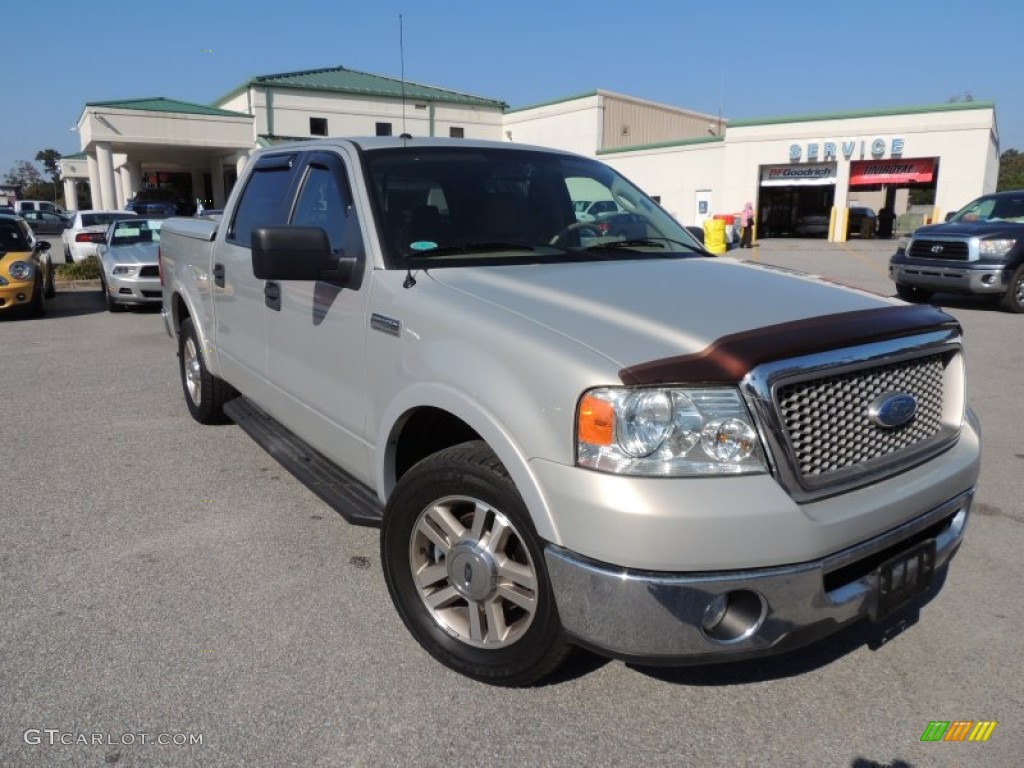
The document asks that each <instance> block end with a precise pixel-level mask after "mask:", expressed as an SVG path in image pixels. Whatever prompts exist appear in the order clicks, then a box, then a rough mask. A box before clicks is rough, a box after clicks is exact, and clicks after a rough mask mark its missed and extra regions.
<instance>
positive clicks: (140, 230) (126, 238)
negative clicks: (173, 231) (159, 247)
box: [110, 219, 163, 245]
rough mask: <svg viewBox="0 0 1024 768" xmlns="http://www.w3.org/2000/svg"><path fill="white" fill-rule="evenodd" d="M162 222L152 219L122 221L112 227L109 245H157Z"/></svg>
mask: <svg viewBox="0 0 1024 768" xmlns="http://www.w3.org/2000/svg"><path fill="white" fill-rule="evenodd" d="M162 223H163V222H161V221H159V220H153V219H141V220H139V219H136V220H134V221H133V220H131V219H123V220H121V221H118V222H116V223H115V224H114V225H113V230H112V231H111V233H110V244H111V245H137V244H139V243H159V242H160V226H161V224H162Z"/></svg>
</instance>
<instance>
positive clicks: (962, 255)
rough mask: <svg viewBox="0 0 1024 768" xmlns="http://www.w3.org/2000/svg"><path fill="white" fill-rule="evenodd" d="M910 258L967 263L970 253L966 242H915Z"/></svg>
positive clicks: (911, 247)
mask: <svg viewBox="0 0 1024 768" xmlns="http://www.w3.org/2000/svg"><path fill="white" fill-rule="evenodd" d="M910 256H912V257H913V258H915V259H942V260H945V261H949V260H954V261H967V259H968V258H969V256H970V252H969V249H968V246H967V241H966V240H916V239H915V240H914V241H912V242H911V243H910Z"/></svg>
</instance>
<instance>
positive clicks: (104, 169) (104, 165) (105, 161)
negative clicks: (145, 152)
mask: <svg viewBox="0 0 1024 768" xmlns="http://www.w3.org/2000/svg"><path fill="white" fill-rule="evenodd" d="M96 164H97V165H98V166H99V176H100V199H101V200H102V201H103V204H102V207H103V208H104V209H106V210H108V211H109V210H114V209H115V208H116V206H117V200H116V197H115V196H116V194H117V190H116V188H115V187H114V156H113V155H112V154H111V152H110V145H109V144H107V143H106V142H98V143H97V144H96ZM95 202H96V201H95V200H93V203H95Z"/></svg>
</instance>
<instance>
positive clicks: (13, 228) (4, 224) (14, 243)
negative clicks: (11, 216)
mask: <svg viewBox="0 0 1024 768" xmlns="http://www.w3.org/2000/svg"><path fill="white" fill-rule="evenodd" d="M31 250H32V246H31V245H29V239H28V237H27V236H26V235H25V233H24V232H23V231H22V229H21V227H19V226H18V222H15V221H0V251H31Z"/></svg>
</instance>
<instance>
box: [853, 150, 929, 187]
mask: <svg viewBox="0 0 1024 768" xmlns="http://www.w3.org/2000/svg"><path fill="white" fill-rule="evenodd" d="M934 178H935V158H934V157H920V158H915V159H913V160H856V161H854V162H852V163H850V186H854V185H857V184H907V183H909V182H912V181H916V182H928V181H931V180H932V179H934Z"/></svg>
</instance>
